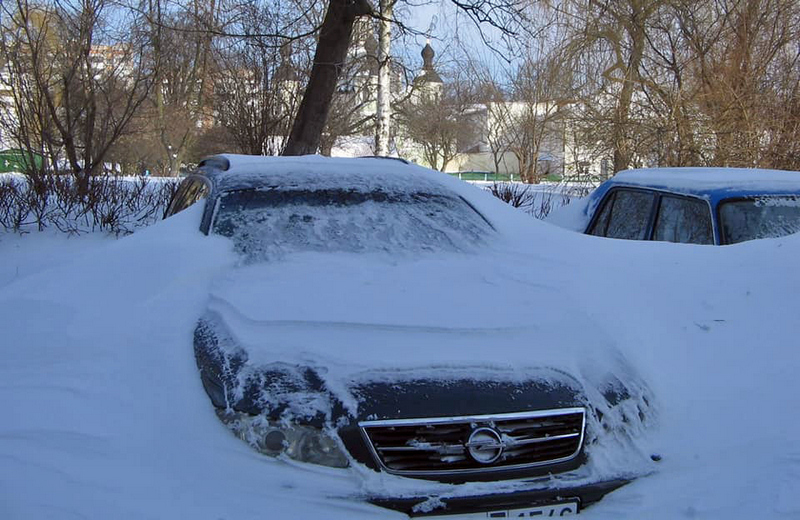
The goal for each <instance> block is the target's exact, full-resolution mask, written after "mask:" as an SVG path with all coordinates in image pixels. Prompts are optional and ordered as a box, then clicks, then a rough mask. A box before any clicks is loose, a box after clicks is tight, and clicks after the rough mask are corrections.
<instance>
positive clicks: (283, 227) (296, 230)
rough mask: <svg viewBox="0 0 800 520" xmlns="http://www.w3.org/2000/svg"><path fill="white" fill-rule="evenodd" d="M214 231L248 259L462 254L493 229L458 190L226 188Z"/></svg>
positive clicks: (215, 219) (213, 225)
mask: <svg viewBox="0 0 800 520" xmlns="http://www.w3.org/2000/svg"><path fill="white" fill-rule="evenodd" d="M211 229H212V231H213V232H214V233H217V234H219V235H223V236H227V237H230V238H232V239H233V241H234V244H235V247H236V249H237V250H238V251H239V252H240V253H243V254H244V255H245V256H246V257H247V258H248V259H250V260H259V259H268V258H271V257H274V256H276V255H280V254H282V253H286V252H293V251H343V252H380V251H392V252H403V251H443V250H449V251H461V250H465V249H468V248H471V247H473V246H475V245H476V244H478V243H480V242H482V241H483V240H484V238H485V236H486V234H487V233H491V232H493V229H492V227H491V226H490V225H489V223H488V222H487V221H486V220H484V218H483V217H482V216H481V215H480V214H479V213H478V212H476V211H475V210H474V209H473V208H472V207H471V206H470V205H469V204H468V203H466V202H465V201H464V200H462V199H461V198H459V197H458V196H455V195H449V194H443V193H422V192H419V193H391V192H386V191H381V190H373V191H359V190H354V189H326V190H309V189H267V190H239V191H231V192H228V193H225V194H224V195H222V197H221V198H220V202H219V206H218V208H217V210H216V215H215V217H214V222H213V224H212V227H211Z"/></svg>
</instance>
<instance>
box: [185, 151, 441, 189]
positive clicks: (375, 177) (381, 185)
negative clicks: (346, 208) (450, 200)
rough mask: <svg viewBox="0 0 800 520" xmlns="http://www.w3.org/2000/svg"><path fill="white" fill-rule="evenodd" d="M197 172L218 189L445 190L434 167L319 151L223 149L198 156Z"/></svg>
mask: <svg viewBox="0 0 800 520" xmlns="http://www.w3.org/2000/svg"><path fill="white" fill-rule="evenodd" d="M197 173H199V174H201V175H204V176H205V177H207V178H208V179H209V180H210V181H211V182H212V183H213V185H214V187H215V189H217V190H219V191H230V190H241V189H251V188H263V187H272V186H274V187H279V186H280V187H281V188H289V189H291V188H297V189H302V188H304V187H308V188H311V187H313V188H314V189H315V190H323V189H353V188H357V189H359V190H364V191H369V190H378V189H380V190H384V191H403V192H409V191H413V192H419V191H429V192H431V193H441V192H443V191H444V190H445V187H444V185H443V183H442V182H441V179H440V175H437V172H435V171H433V170H429V169H427V168H423V167H421V166H417V165H414V164H410V163H408V162H407V161H405V160H403V159H397V158H390V157H358V158H343V157H323V156H319V155H306V156H288V157H283V156H280V157H267V156H251V155H236V154H224V155H215V156H212V157H209V158H207V159H204V160H203V161H201V162H200V164H199V165H198V168H197Z"/></svg>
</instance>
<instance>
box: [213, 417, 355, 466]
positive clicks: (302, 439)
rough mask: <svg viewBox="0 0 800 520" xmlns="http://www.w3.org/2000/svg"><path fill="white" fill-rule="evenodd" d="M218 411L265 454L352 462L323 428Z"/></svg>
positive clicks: (318, 461) (330, 462) (336, 463)
mask: <svg viewBox="0 0 800 520" xmlns="http://www.w3.org/2000/svg"><path fill="white" fill-rule="evenodd" d="M217 415H218V416H219V418H220V419H221V420H222V422H224V423H225V424H226V425H227V426H228V428H230V429H231V430H232V431H233V432H234V433H235V434H236V436H237V437H239V438H240V439H242V440H243V441H245V442H246V443H248V444H249V445H250V446H252V447H253V448H255V449H257V450H258V451H260V452H261V453H263V454H264V455H269V456H271V457H277V456H278V455H281V454H284V455H286V456H287V457H289V458H291V459H293V460H296V461H298V462H310V463H311V464H320V465H322V466H330V467H332V468H346V467H347V466H349V465H350V463H349V462H348V459H347V456H346V455H345V454H344V453H343V452H342V450H341V448H340V447H339V443H338V442H336V440H335V439H333V438H331V437H330V436H329V435H327V434H326V433H325V431H323V430H321V429H320V428H315V427H313V426H300V425H285V424H279V423H275V422H272V421H268V420H267V419H265V418H264V417H262V416H252V415H247V414H244V413H239V412H227V411H225V410H217Z"/></svg>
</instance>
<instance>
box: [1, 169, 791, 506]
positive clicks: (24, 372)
mask: <svg viewBox="0 0 800 520" xmlns="http://www.w3.org/2000/svg"><path fill="white" fill-rule="evenodd" d="M454 182H455V183H457V182H458V181H454ZM454 186H459V187H458V188H457V189H459V190H468V189H473V190H476V189H477V188H469V187H466V186H465V187H463V188H462V187H460V184H458V185H456V184H454ZM482 200H483V202H481V205H483V206H484V207H485V208H487V209H488V210H489V212H490V213H493V214H496V215H501V216H502V215H508V218H509V219H511V220H513V222H512V224H511V225H510V226H507V229H510V230H512V231H513V233H512V235H513V236H502V237H500V238H499V240H505V241H508V244H511V245H509V247H507V248H506V253H505V254H506V255H508V256H507V258H504V259H503V261H502V262H497V263H494V264H493V263H492V261H491V259H492V257H491V255H486V260H487V261H486V265H485V271H484V284H485V286H486V287H490V286H491V285H492V284H493V283H497V281H498V280H506V281H507V280H508V279H512V280H516V281H517V282H518V287H519V293H517V294H513V295H509V299H508V302H507V303H511V304H513V305H509V306H504V305H503V303H504V302H503V301H494V300H493V301H491V305H487V306H486V308H485V310H484V309H483V308H481V307H476V309H477V310H476V315H472V316H462V317H459V316H452V315H447V313H446V312H445V311H442V312H443V314H442V316H443V317H442V320H443V321H445V322H447V323H448V325H450V326H458V325H459V324H460V325H461V326H462V327H471V326H475V323H474V320H480V323H479V325H480V326H487V325H490V324H492V323H496V324H501V325H508V324H509V323H515V324H516V323H518V319H519V318H520V315H519V314H520V310H519V308H518V304H519V303H520V300H526V299H527V300H528V301H527V303H526V305H527V307H526V309H528V310H529V311H530V313H531V314H532V316H531V319H532V323H535V322H536V321H535V320H536V319H537V309H540V312H541V314H542V316H541V318H542V319H548V320H549V319H556V318H557V319H560V320H561V321H562V322H563V323H564V325H563V326H564V327H565V328H567V327H571V326H572V327H575V330H571V331H570V336H572V337H580V336H581V334H582V333H581V331H591V333H589V332H586V335H585V336H584V337H583V339H585V341H586V343H587V344H586V345H584V347H585V348H590V347H591V346H592V345H593V344H594V343H595V342H596V343H597V344H598V345H599V346H598V348H604V347H603V345H604V344H608V343H613V346H614V349H615V350H616V351H617V352H619V353H621V355H622V356H624V358H625V359H626V361H627V362H628V363H630V364H631V365H632V366H634V367H635V368H636V370H637V371H638V373H639V374H640V375H641V376H642V377H643V378H644V379H645V380H646V381H647V382H648V384H649V386H650V389H651V391H652V393H653V395H654V396H655V402H656V406H657V409H658V424H657V426H656V427H655V428H653V429H652V430H651V432H650V433H649V434H648V436H647V437H645V438H642V439H638V440H637V446H636V447H635V448H636V449H639V450H643V451H644V452H653V453H657V454H658V455H660V456H661V457H662V460H661V462H659V463H657V464H653V465H652V466H653V469H654V470H655V471H654V473H653V474H651V475H649V476H646V477H643V478H640V479H638V480H637V481H636V482H634V483H632V484H630V485H628V486H626V487H624V488H622V489H621V490H619V491H617V492H615V493H613V494H611V495H609V496H607V497H606V498H605V499H603V501H602V502H601V503H599V504H598V505H596V506H593V507H591V508H590V509H587V510H586V511H585V512H584V513H583V517H585V518H587V519H591V518H603V519H605V518H608V519H612V518H615V519H616V518H649V519H650V518H652V519H662V518H663V519H673V518H704V519H705V518H725V519H739V518H741V519H744V518H748V519H749V518H800V503H798V502H797V500H796V496H797V494H798V492H800V440H799V439H798V436H797V434H796V432H797V430H798V427H799V426H800V418H798V416H797V412H796V411H795V405H794V402H793V401H794V398H795V396H797V395H800V381H799V380H798V378H797V376H796V374H797V373H798V368H800V362H799V361H798V360H800V355H798V352H797V339H796V338H797V311H798V309H800V305H798V304H800V275H799V274H798V273H797V269H796V263H797V258H798V257H799V256H800V255H799V253H800V236H790V237H784V238H780V239H770V240H761V241H755V242H748V243H743V244H739V245H736V246H725V247H704V246H691V245H677V244H666V243H657V242H625V241H614V240H606V239H599V238H595V237H588V236H582V235H578V234H575V233H572V232H569V231H565V230H561V229H557V228H555V227H553V226H551V225H548V224H546V223H540V222H536V221H527V220H525V221H524V223H523V220H522V219H517V218H516V216H512V214H511V212H512V211H514V210H512V209H511V208H508V212H506V209H505V208H500V207H499V206H497V205H499V204H501V203H499V202H496V201H494V200H490V197H488V196H487V197H486V198H485V199H482ZM495 202H496V204H495ZM479 209H480V208H479ZM199 211H200V208H199V206H198V207H194V208H191V209H190V210H187V211H185V212H184V213H181V214H180V215H178V216H176V217H174V218H172V219H170V220H168V221H165V222H162V223H160V224H159V225H157V226H154V227H152V228H149V229H146V230H143V231H140V232H138V233H136V234H135V235H132V236H130V237H127V238H123V239H120V240H111V239H108V240H102V239H98V238H96V237H79V238H76V239H70V240H69V241H66V242H64V241H63V239H62V238H60V237H47V236H41V235H31V236H26V237H21V238H20V237H15V236H8V235H3V236H0V257H2V258H3V259H4V262H3V264H2V267H0V281H2V283H0V330H2V331H3V335H2V338H3V340H2V345H0V355H2V359H3V362H2V364H0V407H2V409H3V411H4V414H3V416H4V420H3V421H0V517H2V518H9V519H17V518H20V519H22V518H25V519H29V518H34V519H35V518H59V519H60V518H198V519H199V518H209V519H218V518H226V519H240V518H265V517H266V518H290V517H297V516H306V517H310V516H312V515H315V516H319V515H322V514H324V515H325V516H326V517H330V518H356V517H362V516H363V517H388V516H391V513H390V512H388V511H385V510H382V509H378V508H376V507H372V506H368V505H364V504H363V503H361V502H359V501H357V500H354V499H352V498H351V499H347V498H346V497H352V496H353V495H358V494H359V493H361V492H363V491H365V490H366V489H374V487H375V486H376V485H381V483H377V484H376V483H375V482H374V480H373V478H377V479H379V480H381V479H382V477H375V476H374V475H373V476H371V477H372V478H367V479H364V478H362V476H359V475H358V474H357V473H356V472H348V471H340V470H329V469H325V468H319V467H314V466H304V465H299V464H293V463H290V462H284V461H278V460H272V459H269V458H267V457H264V456H261V455H259V454H257V453H256V452H254V451H253V450H252V449H251V448H249V447H248V446H247V445H245V444H244V443H242V442H241V441H239V440H238V439H236V438H235V437H234V436H233V435H231V434H230V432H229V431H228V430H227V429H226V428H225V427H224V426H223V425H222V424H221V423H220V422H219V421H218V420H217V418H216V417H215V415H214V413H213V411H212V407H211V404H210V403H209V400H208V398H207V397H206V395H205V393H204V391H203V389H202V386H201V384H200V380H199V377H198V376H197V369H196V367H195V363H194V359H193V354H192V348H191V341H192V340H191V338H192V331H193V328H194V325H195V323H196V320H197V318H198V316H200V315H201V314H202V313H203V311H204V309H205V308H206V306H207V305H208V303H209V295H210V294H216V295H219V294H220V292H222V293H224V291H225V287H228V285H227V282H229V281H230V280H231V277H233V278H235V277H237V276H244V274H246V273H247V270H248V269H250V270H261V271H263V272H261V273H260V274H263V275H269V274H270V273H274V272H275V269H276V268H273V267H270V266H249V267H244V268H242V267H237V266H236V264H237V260H236V257H235V255H234V254H233V253H232V252H231V245H230V243H229V242H228V241H227V240H225V239H222V238H220V237H205V236H202V235H201V234H200V233H199V232H197V231H196V227H195V224H196V222H197V219H198V218H199V215H198V212H199ZM525 218H526V219H527V218H528V217H527V216H525ZM104 242H105V243H104ZM66 244H68V245H66ZM84 244H85V247H84ZM11 257H13V258H14V259H15V260H14V261H11V262H7V261H6V260H7V259H8V258H11ZM42 258H48V259H49V261H48V262H46V263H45V262H43V261H42ZM446 259H447V258H446V257H431V258H429V259H426V260H423V261H422V262H423V263H426V262H427V265H425V269H420V270H419V271H418V272H420V273H426V276H429V277H430V279H429V280H427V281H429V282H430V283H431V284H432V285H433V286H435V284H436V283H437V282H436V281H437V280H438V279H439V278H440V277H453V278H455V279H456V281H457V279H458V275H459V272H460V270H461V269H466V267H467V266H466V265H461V266H459V265H458V262H447V261H445V260H446ZM303 262H310V263H311V264H310V265H309V264H303ZM400 264H402V262H401V263H400ZM465 264H467V263H465ZM283 267H284V268H285V269H286V272H285V273H284V275H285V276H302V275H303V274H304V273H308V272H309V270H311V269H313V268H315V267H316V268H321V266H320V265H319V263H318V262H317V263H316V264H315V263H314V259H313V258H311V257H303V258H299V259H298V260H297V263H295V264H289V263H287V264H286V265H285V266H283ZM402 268H408V269H410V268H411V267H410V266H409V265H405V267H402ZM330 269H331V270H332V272H333V273H336V272H337V271H336V270H337V269H339V270H341V272H342V273H345V274H348V275H352V274H353V273H352V270H353V266H351V265H348V263H347V262H345V261H342V263H340V264H334V265H332V266H330ZM243 273H244V274H243ZM321 274H322V273H320V276H317V277H316V279H314V277H311V280H310V281H309V283H322V282H323V281H324V280H327V283H328V284H329V285H330V286H333V287H328V286H323V288H324V289H326V290H330V289H335V284H336V283H337V282H336V278H335V277H330V278H325V277H323V276H321ZM361 276H362V277H366V278H368V277H369V273H368V272H366V273H362V274H361ZM276 279H277V277H276ZM425 282H426V280H424V279H423V280H421V281H420V283H421V284H424V283H425ZM382 283H387V284H390V283H391V281H386V280H384V281H382ZM467 290H468V292H469V293H470V295H471V297H472V298H474V299H475V300H476V301H480V299H481V294H480V293H481V284H480V283H475V284H474V285H470V286H469V287H466V288H465V291H467ZM319 294H320V295H322V299H323V300H324V298H325V295H326V294H330V293H328V292H326V291H320V293H319ZM402 294H403V287H398V292H397V295H395V298H396V303H394V304H393V305H400V306H402V305H408V304H409V302H408V301H404V300H403V299H402ZM398 295H399V296H398ZM235 296H236V297H239V298H247V294H246V293H237V294H236V295H235ZM442 298H445V299H446V297H445V296H443V297H442ZM310 300H313V298H310ZM315 304H316V305H322V303H319V302H316V301H315ZM567 304H569V306H574V307H573V308H570V307H568V306H567ZM431 308H432V311H431V312H436V311H437V309H436V308H435V307H431ZM271 309H272V310H277V309H278V307H277V306H273V307H272V308H271ZM338 312H340V313H342V314H343V315H345V316H344V317H345V318H346V317H347V316H346V314H347V313H348V312H350V310H348V308H347V305H343V306H342V308H341V309H339V310H338ZM376 312H377V311H376ZM312 313H313V305H312ZM573 314H574V315H575V316H576V317H580V318H579V319H578V318H576V320H577V321H575V322H573V321H572V320H570V316H571V315H573ZM390 315H391V313H387V316H390ZM419 319H420V320H422V319H425V316H420V317H419ZM427 319H429V320H430V321H432V322H433V321H437V320H436V318H435V315H434V316H428V317H427ZM417 321H419V320H417ZM587 322H588V323H589V325H586V323H587ZM576 323H577V325H576ZM417 324H418V323H417ZM597 331H602V332H597ZM598 335H600V336H598ZM550 340H551V341H556V340H557V338H550ZM528 348H529V347H528V346H527V345H525V344H524V343H520V344H519V346H518V350H517V351H515V352H514V353H513V356H512V359H511V362H514V360H515V359H516V361H519V359H521V358H524V354H525V351H526V350H527V349H528ZM596 352H597V351H596ZM599 352H603V350H600V351H599ZM363 362H364V363H365V364H367V365H368V364H369V363H370V362H369V359H368V358H367V359H365V360H364V361H363ZM398 362H400V360H398ZM608 453H609V456H610V457H612V459H613V457H614V456H615V455H620V453H617V452H615V451H609V452H608ZM623 455H624V454H623ZM597 463H598V464H601V465H603V464H606V465H607V467H611V466H613V465H614V464H615V463H619V460H608V461H598V462H597ZM604 467H606V466H604ZM396 480H401V479H396ZM391 484H392V483H391V482H390V483H386V485H391ZM442 492H445V493H446V492H447V491H446V490H445V489H444V488H442Z"/></svg>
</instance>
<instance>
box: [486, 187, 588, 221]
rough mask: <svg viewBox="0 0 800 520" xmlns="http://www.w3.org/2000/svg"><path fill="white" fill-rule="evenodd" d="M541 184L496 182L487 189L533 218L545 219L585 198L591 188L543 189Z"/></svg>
mask: <svg viewBox="0 0 800 520" xmlns="http://www.w3.org/2000/svg"><path fill="white" fill-rule="evenodd" d="M542 186H543V185H541V184H525V183H521V182H495V183H493V184H491V185H489V186H488V187H487V189H488V190H489V192H491V194H492V195H494V196H495V197H497V198H498V199H500V200H502V201H503V202H506V203H508V204H511V205H512V206H514V207H515V208H520V209H522V210H523V211H525V212H526V213H528V214H530V215H531V216H533V217H535V218H538V219H543V218H545V217H546V216H547V215H548V214H549V213H550V211H551V210H553V209H555V208H560V207H561V206H566V205H567V204H569V203H570V200H572V198H573V197H584V196H586V195H587V193H588V192H589V191H590V190H591V186H584V185H570V184H557V185H552V186H548V187H547V189H542Z"/></svg>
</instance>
